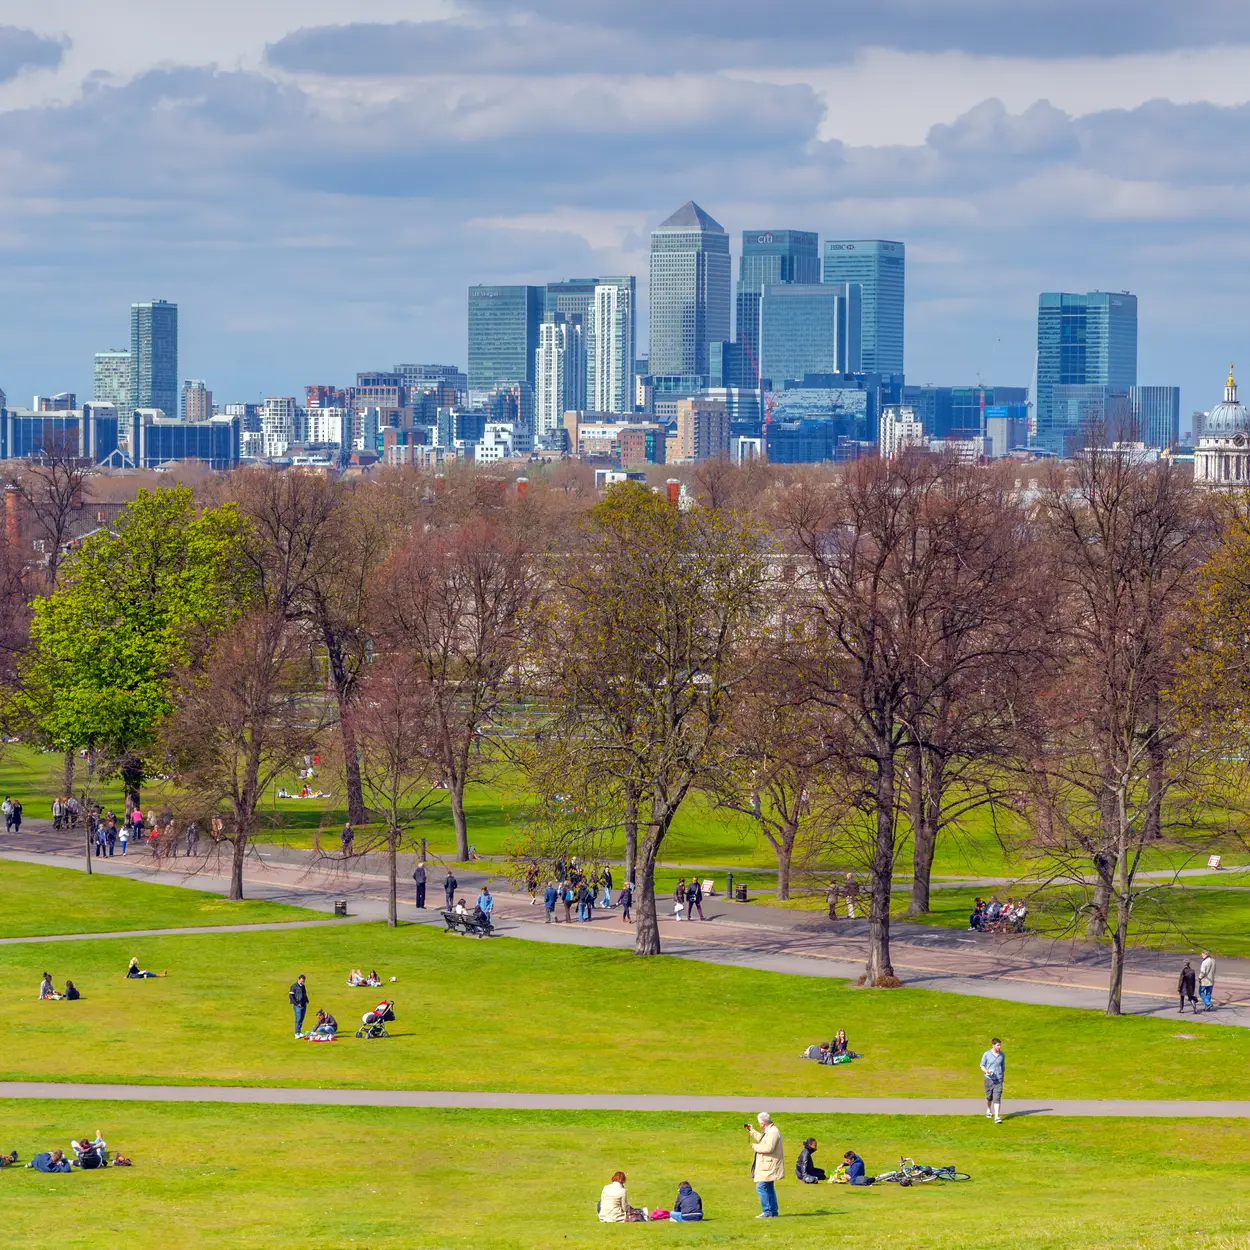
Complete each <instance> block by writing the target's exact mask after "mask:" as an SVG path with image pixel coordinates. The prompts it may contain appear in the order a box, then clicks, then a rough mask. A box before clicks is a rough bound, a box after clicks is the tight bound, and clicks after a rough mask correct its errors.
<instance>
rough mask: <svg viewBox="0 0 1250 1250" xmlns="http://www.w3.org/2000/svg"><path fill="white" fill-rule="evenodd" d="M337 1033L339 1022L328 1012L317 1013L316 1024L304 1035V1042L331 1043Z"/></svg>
mask: <svg viewBox="0 0 1250 1250" xmlns="http://www.w3.org/2000/svg"><path fill="white" fill-rule="evenodd" d="M338 1031H339V1022H338V1021H337V1020H336V1019H335V1018H334V1017H333V1016H332V1015H331V1014H330V1013H329V1012H328V1011H319V1012H317V1023H316V1024H315V1025H313V1027H312V1031H311V1032H308V1033H305V1034H304V1040H305V1041H309V1042H332V1041H334V1035H335V1034H336V1033H337V1032H338Z"/></svg>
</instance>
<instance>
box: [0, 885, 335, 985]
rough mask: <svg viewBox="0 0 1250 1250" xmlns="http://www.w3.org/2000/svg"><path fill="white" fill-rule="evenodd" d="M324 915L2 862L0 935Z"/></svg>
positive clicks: (180, 926) (175, 926)
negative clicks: (233, 901)
mask: <svg viewBox="0 0 1250 1250" xmlns="http://www.w3.org/2000/svg"><path fill="white" fill-rule="evenodd" d="M325 918H326V917H325V914H324V913H322V912H316V911H312V910H310V909H308V908H304V907H286V906H284V905H283V904H281V903H266V902H261V901H256V900H250V899H245V900H243V901H242V902H238V903H232V902H230V901H229V900H228V899H225V898H222V897H221V896H220V895H218V894H209V893H206V892H205V891H203V890H187V889H183V888H182V887H181V886H172V885H150V884H148V883H147V882H144V881H134V880H131V879H129V878H127V877H116V876H111V875H108V874H106V873H102V872H100V873H93V874H92V875H91V876H88V875H87V874H86V873H85V872H81V871H79V870H78V869H76V868H53V867H49V866H46V865H44V864H26V863H21V862H20V861H17V860H0V937H30V936H35V935H44V934H52V933H107V932H115V931H119V930H126V929H185V928H191V927H195V926H199V925H222V924H270V923H274V922H278V921H284V920H324V919H325ZM70 979H71V980H73V977H72V976H71V978H70Z"/></svg>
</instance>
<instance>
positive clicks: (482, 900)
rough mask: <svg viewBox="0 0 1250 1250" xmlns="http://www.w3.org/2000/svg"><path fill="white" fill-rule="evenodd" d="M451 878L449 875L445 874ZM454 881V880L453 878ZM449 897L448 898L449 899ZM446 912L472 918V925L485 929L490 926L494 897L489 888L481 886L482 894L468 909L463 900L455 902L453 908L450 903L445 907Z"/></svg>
mask: <svg viewBox="0 0 1250 1250" xmlns="http://www.w3.org/2000/svg"><path fill="white" fill-rule="evenodd" d="M447 875H448V876H451V874H450V873H448V874H447ZM453 879H454V878H453ZM450 897H451V896H450V895H448V898H449V899H450ZM447 910H448V911H454V912H455V913H456V915H457V916H472V918H473V923H474V924H479V925H484V926H486V927H487V928H489V927H490V925H491V923H492V922H491V913H492V912H494V910H495V896H494V895H493V894H492V893H491V892H490V886H487V885H484V886H482V892H481V894H479V895H478V896H477V902H476V903H474V904H473V907H472V909H470V907H469V905H468V903H466V902H465V901H464V899H463V898H460V899H457V900H456V905H455V907H452V906H451V904H450V902H449V903H448V905H447Z"/></svg>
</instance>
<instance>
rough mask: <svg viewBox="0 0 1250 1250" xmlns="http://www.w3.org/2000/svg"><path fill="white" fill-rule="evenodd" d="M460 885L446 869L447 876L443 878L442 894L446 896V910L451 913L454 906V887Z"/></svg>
mask: <svg viewBox="0 0 1250 1250" xmlns="http://www.w3.org/2000/svg"><path fill="white" fill-rule="evenodd" d="M459 884H460V882H459V881H457V880H456V878H455V877H454V876H452V872H451V869H450V868H448V869H447V875H446V876H445V877H444V878H443V893H444V894H445V895H446V896H447V910H448V911H451V909H452V908H453V907H455V905H456V887H457V886H458V885H459Z"/></svg>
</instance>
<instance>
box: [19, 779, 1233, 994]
mask: <svg viewBox="0 0 1250 1250" xmlns="http://www.w3.org/2000/svg"><path fill="white" fill-rule="evenodd" d="M19 806H20V804H19ZM1214 990H1215V957H1214V956H1213V955H1212V954H1211V952H1210V951H1203V952H1202V962H1201V963H1200V964H1199V965H1198V993H1199V994H1200V995H1201V996H1202V1006H1203V1009H1204V1010H1205V1011H1210V1010H1212V1007H1211V995H1212V993H1213V992H1214Z"/></svg>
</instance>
